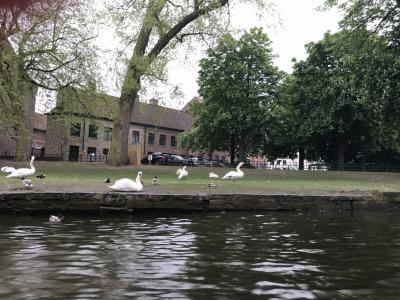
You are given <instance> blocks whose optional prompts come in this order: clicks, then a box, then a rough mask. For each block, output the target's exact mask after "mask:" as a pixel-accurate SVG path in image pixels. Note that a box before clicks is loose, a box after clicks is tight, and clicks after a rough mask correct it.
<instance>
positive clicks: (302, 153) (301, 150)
mask: <svg viewBox="0 0 400 300" xmlns="http://www.w3.org/2000/svg"><path fill="white" fill-rule="evenodd" d="M305 157H306V152H305V150H304V147H303V146H299V170H304V159H305Z"/></svg>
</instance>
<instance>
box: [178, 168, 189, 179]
mask: <svg viewBox="0 0 400 300" xmlns="http://www.w3.org/2000/svg"><path fill="white" fill-rule="evenodd" d="M186 168H187V167H186V166H183V167H182V169H178V170H176V175H178V179H182V178H183V179H185V178H186V177H187V176H188V175H189V172H188V171H187V170H186Z"/></svg>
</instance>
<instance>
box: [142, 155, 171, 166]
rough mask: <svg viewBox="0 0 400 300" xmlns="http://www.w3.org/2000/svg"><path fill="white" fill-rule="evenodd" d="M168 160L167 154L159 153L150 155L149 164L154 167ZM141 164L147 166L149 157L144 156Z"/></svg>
mask: <svg viewBox="0 0 400 300" xmlns="http://www.w3.org/2000/svg"><path fill="white" fill-rule="evenodd" d="M167 159H168V154H165V153H161V154H152V159H151V164H152V165H156V164H162V163H164V162H165V161H167ZM141 163H142V164H144V165H148V164H149V157H148V156H146V157H145V158H143V159H142V160H141Z"/></svg>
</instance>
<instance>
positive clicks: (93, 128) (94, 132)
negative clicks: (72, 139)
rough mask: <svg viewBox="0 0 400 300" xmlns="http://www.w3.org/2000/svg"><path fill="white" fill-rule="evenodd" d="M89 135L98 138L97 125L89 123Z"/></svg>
mask: <svg viewBox="0 0 400 300" xmlns="http://www.w3.org/2000/svg"><path fill="white" fill-rule="evenodd" d="M89 137H90V138H94V139H97V126H96V125H89Z"/></svg>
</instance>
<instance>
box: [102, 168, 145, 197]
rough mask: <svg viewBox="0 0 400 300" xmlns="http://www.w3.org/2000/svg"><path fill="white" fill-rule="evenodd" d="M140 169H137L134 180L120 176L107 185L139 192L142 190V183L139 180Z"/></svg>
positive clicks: (118, 189)
mask: <svg viewBox="0 0 400 300" xmlns="http://www.w3.org/2000/svg"><path fill="white" fill-rule="evenodd" d="M142 174H143V173H142V171H139V172H138V174H137V176H136V181H133V180H131V179H128V178H122V179H119V180H117V181H116V182H115V183H114V184H113V185H109V186H108V187H109V188H111V189H113V190H116V191H121V192H141V191H143V184H142V181H141V177H142Z"/></svg>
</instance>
